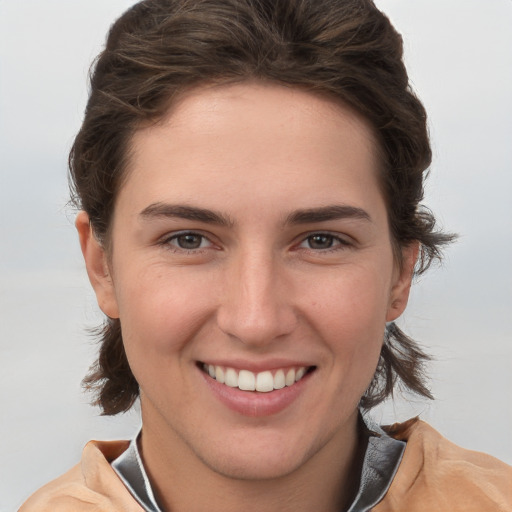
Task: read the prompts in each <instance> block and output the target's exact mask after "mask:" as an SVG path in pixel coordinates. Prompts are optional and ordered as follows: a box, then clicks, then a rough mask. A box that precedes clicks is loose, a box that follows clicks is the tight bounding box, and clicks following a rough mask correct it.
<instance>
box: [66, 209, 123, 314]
mask: <svg viewBox="0 0 512 512" xmlns="http://www.w3.org/2000/svg"><path fill="white" fill-rule="evenodd" d="M75 226H76V229H77V231H78V237H79V238H80V247H81V248H82V254H83V256H84V260H85V266H86V268H87V275H88V276H89V281H90V282H91V284H92V287H93V289H94V292H95V293H96V300H97V301H98V305H99V307H100V309H101V310H102V311H103V313H105V314H106V315H107V316H108V317H110V318H119V310H118V307H117V300H116V295H115V289H114V283H113V281H112V276H111V272H110V269H109V266H108V260H107V254H106V253H105V249H104V248H103V247H102V245H101V244H100V243H99V242H98V240H97V239H96V237H95V236H94V232H93V229H92V226H91V223H90V222H89V216H88V215H87V213H86V212H84V211H81V212H79V213H78V215H77V216H76V220H75Z"/></svg>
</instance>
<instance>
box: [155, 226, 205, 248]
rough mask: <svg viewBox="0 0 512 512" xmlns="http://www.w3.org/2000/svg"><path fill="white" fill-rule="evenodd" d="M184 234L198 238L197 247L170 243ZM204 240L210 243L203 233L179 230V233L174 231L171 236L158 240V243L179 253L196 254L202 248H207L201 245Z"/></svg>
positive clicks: (184, 235)
mask: <svg viewBox="0 0 512 512" xmlns="http://www.w3.org/2000/svg"><path fill="white" fill-rule="evenodd" d="M186 236H192V237H197V238H200V239H201V242H200V246H199V247H197V248H193V249H187V248H185V247H179V246H178V245H174V244H173V243H172V242H173V241H176V240H178V239H179V238H181V237H186ZM205 240H206V241H208V242H209V243H210V244H212V242H211V241H210V240H209V239H208V237H206V236H205V235H203V234H201V233H197V232H196V231H180V232H179V233H174V234H173V235H171V236H167V237H165V238H164V239H162V240H161V241H160V242H159V245H162V246H164V247H166V248H167V249H169V250H171V251H173V252H181V253H186V254H197V253H199V252H202V251H203V250H204V249H207V248H208V247H201V245H202V244H203V242H204V241H205Z"/></svg>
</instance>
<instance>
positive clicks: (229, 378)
mask: <svg viewBox="0 0 512 512" xmlns="http://www.w3.org/2000/svg"><path fill="white" fill-rule="evenodd" d="M225 384H226V386H229V387H230V388H237V387H238V375H237V374H236V372H235V370H233V368H227V369H226V380H225Z"/></svg>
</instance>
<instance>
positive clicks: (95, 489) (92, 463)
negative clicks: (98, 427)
mask: <svg viewBox="0 0 512 512" xmlns="http://www.w3.org/2000/svg"><path fill="white" fill-rule="evenodd" d="M127 447H128V441H91V442H89V443H88V444H87V445H86V446H85V448H84V450H83V453H82V458H81V461H80V463H79V464H77V465H76V466H75V467H73V468H72V469H71V470H69V471H68V472H67V473H65V474H64V475H62V476H60V477H59V478H57V479H56V480H53V481H52V482H50V483H48V484H46V485H45V486H44V487H41V489H39V490H38V491H36V492H35V493H34V494H33V495H32V496H31V497H30V498H29V499H28V500H27V501H26V502H25V503H24V504H23V505H22V507H21V508H20V509H19V511H18V512H50V511H51V512H69V511H71V510H72V511H73V512H93V511H94V512H100V511H102V512H114V511H116V512H117V511H119V510H123V511H126V512H142V508H141V507H140V505H138V504H137V502H136V501H135V500H134V499H133V498H132V496H131V495H130V494H129V492H128V491H127V490H126V488H125V486H124V485H123V483H122V482H121V480H119V478H118V477H117V475H116V473H115V472H114V471H113V469H112V468H111V466H110V462H111V461H112V460H113V459H115V458H116V457H117V456H118V455H120V454H121V453H123V452H124V451H125V450H126V448H127Z"/></svg>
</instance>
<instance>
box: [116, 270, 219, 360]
mask: <svg viewBox="0 0 512 512" xmlns="http://www.w3.org/2000/svg"><path fill="white" fill-rule="evenodd" d="M120 277H121V276H120ZM119 282H120V283H122V285H121V287H120V288H118V289H117V290H116V292H117V296H118V304H119V312H120V319H121V326H122V330H123V340H124V343H125V347H126V351H127V354H129V353H133V354H134V355H135V354H141V355H143V356H144V357H143V358H142V359H148V358H150V357H151V355H152V354H153V355H154V356H157V357H165V356H166V355H170V354H174V353H176V352H179V351H181V350H183V349H184V348H185V347H186V345H187V341H188V340H190V339H191V338H192V337H193V336H194V334H195V333H196V332H197V331H198V330H199V329H200V328H202V327H203V326H204V323H205V319H206V318H207V317H208V311H209V310H210V309H211V308H210V307H209V304H208V297H207V296H206V293H205V291H204V287H205V283H204V282H203V280H202V279H201V278H200V277H199V276H198V277H197V278H194V277H193V276H189V275H188V274H187V273H186V272H181V273H180V272H177V273H173V274H169V273H168V272H167V273H166V272H159V271H158V269H152V268H151V267H150V268H148V269H147V270H144V271H142V272H140V273H139V274H135V275H134V274H132V275H131V277H130V279H122V277H121V278H120V279H119Z"/></svg>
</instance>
